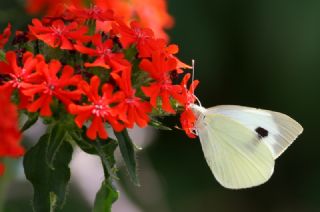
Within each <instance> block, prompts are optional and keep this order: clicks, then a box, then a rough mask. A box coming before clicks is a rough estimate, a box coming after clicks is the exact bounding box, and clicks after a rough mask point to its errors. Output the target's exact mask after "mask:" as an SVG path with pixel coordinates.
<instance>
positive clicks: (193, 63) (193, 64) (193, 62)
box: [191, 59, 195, 82]
mask: <svg viewBox="0 0 320 212" xmlns="http://www.w3.org/2000/svg"><path fill="white" fill-rule="evenodd" d="M194 66H195V60H194V59H192V81H191V82H193V81H194Z"/></svg>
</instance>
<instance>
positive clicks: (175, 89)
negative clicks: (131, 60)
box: [140, 52, 185, 113]
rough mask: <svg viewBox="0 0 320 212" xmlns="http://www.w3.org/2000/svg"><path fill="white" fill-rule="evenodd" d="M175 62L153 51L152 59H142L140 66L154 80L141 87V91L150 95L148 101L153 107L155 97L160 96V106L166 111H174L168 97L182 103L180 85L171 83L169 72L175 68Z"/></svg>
mask: <svg viewBox="0 0 320 212" xmlns="http://www.w3.org/2000/svg"><path fill="white" fill-rule="evenodd" d="M176 67H177V62H176V60H175V59H173V58H166V56H165V55H164V54H161V53H159V52H155V53H154V54H153V55H152V61H150V60H148V59H143V60H142V61H141V63H140V68H141V69H142V70H144V71H146V72H148V73H149V74H150V76H151V77H152V78H153V79H154V80H155V82H153V83H151V84H150V86H148V87H142V91H143V92H144V94H145V95H146V96H148V97H150V103H151V105H152V106H153V107H157V99H158V97H161V99H162V108H163V110H164V111H166V112H168V113H175V111H174V109H173V108H172V106H171V103H170V97H173V98H174V99H176V100H177V101H178V102H180V103H183V102H184V101H185V100H184V99H183V98H182V95H181V94H182V86H181V85H173V84H172V81H171V79H170V75H169V73H170V72H171V71H173V70H175V69H176Z"/></svg>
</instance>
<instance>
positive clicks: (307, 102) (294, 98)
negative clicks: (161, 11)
mask: <svg viewBox="0 0 320 212" xmlns="http://www.w3.org/2000/svg"><path fill="white" fill-rule="evenodd" d="M17 2H19V1H10V2H9V1H5V0H1V6H0V22H1V28H3V27H4V25H5V23H6V22H7V21H10V22H11V23H13V24H14V25H15V26H19V27H22V26H26V24H27V23H28V18H26V17H25V16H24V15H23V10H22V9H21V6H19V3H17ZM19 8H20V9H19ZM169 10H170V13H171V14H172V15H173V16H174V17H175V20H176V25H175V28H174V29H173V30H171V31H170V35H171V38H172V42H173V43H177V44H179V46H180V50H181V51H180V54H179V55H180V57H181V59H182V60H184V61H186V62H188V61H190V60H191V59H195V60H196V70H195V72H196V73H195V75H196V78H198V79H199V80H200V82H201V83H200V86H199V89H198V90H197V92H196V94H197V96H198V97H199V99H200V100H201V102H202V104H203V105H204V106H206V107H210V106H214V105H219V104H238V105H245V106H252V107H259V108H265V109H269V110H275V111H280V112H283V113H286V114H288V115H290V116H292V117H293V118H295V119H296V120H298V121H299V122H300V123H301V124H302V126H303V127H304V129H305V131H304V133H303V134H302V136H300V137H299V138H298V140H297V141H296V142H295V143H294V144H293V145H292V146H291V147H290V148H289V149H288V150H287V151H286V152H285V153H284V154H283V155H282V156H281V157H280V158H279V159H278V160H277V162H276V167H275V173H274V175H273V176H272V178H271V179H270V180H269V181H268V182H267V183H266V184H264V185H262V186H259V187H256V188H252V189H247V190H240V191H233V190H227V189H224V188H223V187H221V186H220V185H219V184H218V183H217V182H216V180H215V179H214V177H213V176H212V174H211V172H210V170H209V168H208V167H207V165H206V162H205V160H204V158H203V154H202V151H201V147H200V143H199V142H198V140H197V139H195V140H190V139H188V138H187V137H186V136H185V135H184V134H183V133H182V132H179V131H173V132H172V131H169V132H161V133H160V134H159V136H158V137H157V141H156V142H155V143H154V144H152V145H151V146H149V147H148V148H147V149H145V151H143V152H141V153H140V156H139V158H140V159H141V160H143V159H146V158H148V163H150V164H149V165H151V166H152V167H153V168H154V170H155V171H156V174H157V176H158V178H159V179H160V183H161V184H160V185H161V189H162V194H163V195H162V199H161V200H160V199H159V201H154V200H153V201H151V200H149V199H148V196H147V195H135V196H132V199H134V200H135V201H136V202H137V203H138V204H140V205H141V207H143V208H145V211H148V212H149V211H150V212H153V211H156V212H157V211H163V210H164V209H162V207H161V204H165V205H166V207H165V208H166V209H165V210H168V211H174V212H180V211H181V212H182V211H184V212H193V211H218V212H220V211H272V212H273V211H275V212H277V211H281V212H282V211H299V212H300V211H320V165H319V162H320V154H319V149H320V148H319V147H320V140H319V132H320V130H319V124H318V121H319V118H320V117H319V113H318V110H319V109H320V108H319V103H320V95H319V91H320V1H318V0H307V1H301V0H300V1H297V0H283V1H277V0H252V1H239V0H210V1H209V0H189V1H185V0H171V1H169ZM141 164H142V165H141V166H140V168H139V170H140V172H141V175H142V177H143V175H145V173H146V171H144V165H143V164H144V163H143V162H142V163H141ZM143 178H144V177H143ZM141 184H142V187H141V188H139V189H140V193H143V192H144V190H148V189H147V188H146V186H145V187H144V186H143V185H144V182H143V181H142V182H141ZM128 189H129V188H128ZM139 189H138V190H139ZM129 190H130V189H129ZM149 192H150V191H149ZM129 193H132V192H129ZM133 193H134V192H133ZM138 193H139V191H138ZM11 201H13V200H11ZM17 202H19V201H17ZM77 202H79V201H77ZM70 204H71V203H70ZM159 205H160V206H159ZM11 211H14V210H11ZM15 211H17V210H15ZM24 211H26V210H24ZM66 211H71V210H66ZM79 211H80V210H79Z"/></svg>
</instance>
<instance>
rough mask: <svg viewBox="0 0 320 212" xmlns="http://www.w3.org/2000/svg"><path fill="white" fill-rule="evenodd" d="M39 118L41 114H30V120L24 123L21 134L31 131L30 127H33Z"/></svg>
mask: <svg viewBox="0 0 320 212" xmlns="http://www.w3.org/2000/svg"><path fill="white" fill-rule="evenodd" d="M38 118H39V114H38V113H29V114H28V120H27V121H26V122H25V123H24V125H23V126H22V128H21V130H20V131H21V132H24V131H26V130H27V129H29V128H30V127H32V125H34V124H35V123H36V122H37V121H38Z"/></svg>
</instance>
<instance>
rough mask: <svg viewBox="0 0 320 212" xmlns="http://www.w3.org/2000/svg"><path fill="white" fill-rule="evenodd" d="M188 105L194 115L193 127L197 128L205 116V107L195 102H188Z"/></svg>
mask: <svg viewBox="0 0 320 212" xmlns="http://www.w3.org/2000/svg"><path fill="white" fill-rule="evenodd" d="M189 107H190V109H191V110H192V112H193V114H194V115H195V117H196V122H195V128H198V127H199V126H200V124H201V123H202V121H203V119H204V117H205V113H206V111H207V109H206V108H204V107H202V106H199V105H196V104H190V106H189Z"/></svg>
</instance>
